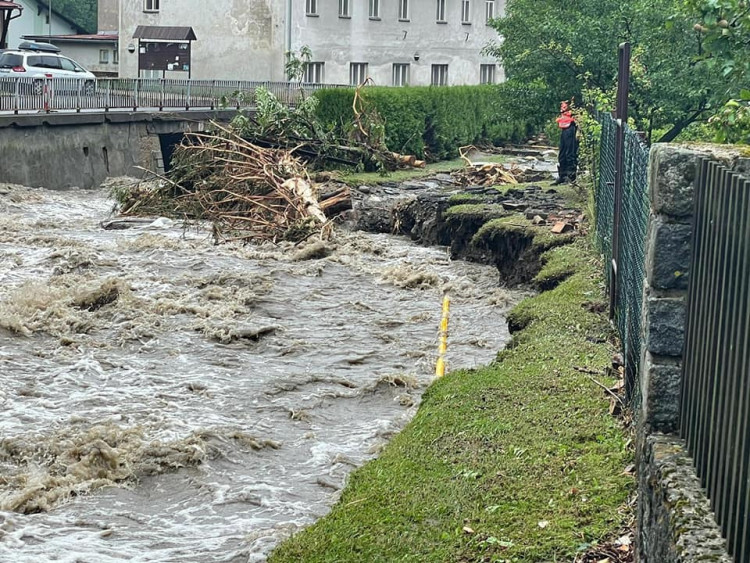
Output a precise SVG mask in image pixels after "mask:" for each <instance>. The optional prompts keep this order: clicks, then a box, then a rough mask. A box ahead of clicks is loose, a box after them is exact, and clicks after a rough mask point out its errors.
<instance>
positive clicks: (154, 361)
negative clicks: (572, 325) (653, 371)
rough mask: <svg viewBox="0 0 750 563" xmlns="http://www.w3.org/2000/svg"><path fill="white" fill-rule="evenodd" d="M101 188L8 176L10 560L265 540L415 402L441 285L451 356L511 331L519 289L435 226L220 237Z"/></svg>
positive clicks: (237, 554)
mask: <svg viewBox="0 0 750 563" xmlns="http://www.w3.org/2000/svg"><path fill="white" fill-rule="evenodd" d="M112 206H113V201H112V200H110V199H108V198H107V195H106V194H103V193H101V192H96V191H78V190H72V191H65V192H52V191H46V190H30V189H23V188H19V187H0V405H1V406H2V409H1V410H0V562H2V563H25V562H29V563H40V562H46V561H66V562H77V563H83V562H85V563H108V562H115V561H118V562H121V561H128V562H146V561H149V562H180V561H189V562H198V563H208V562H214V561H224V562H227V561H231V562H240V561H241V562H245V561H262V560H264V559H265V558H266V556H267V554H268V552H269V551H270V550H271V549H272V548H273V546H274V545H276V543H278V541H280V539H282V538H283V537H285V536H287V535H288V534H289V533H291V532H293V531H294V530H296V529H298V528H299V527H300V526H304V525H306V524H309V523H311V522H313V521H314V520H315V519H316V518H319V517H320V516H322V515H323V514H325V513H326V512H327V511H328V510H329V508H330V506H331V505H332V503H333V502H334V501H335V499H336V496H337V494H338V493H337V491H338V489H340V487H341V486H342V485H343V484H344V481H345V479H346V476H347V474H348V473H349V472H350V471H351V470H352V469H354V468H355V467H357V466H359V465H361V464H362V463H363V462H365V461H366V460H367V459H370V458H372V457H374V456H376V455H377V452H378V451H379V448H381V447H382V446H383V445H384V444H385V443H386V442H387V440H388V438H389V437H390V436H392V435H393V434H394V433H395V432H397V431H398V430H399V429H400V428H402V427H403V425H404V424H405V423H406V422H407V421H408V420H409V418H410V417H411V416H412V415H413V414H414V412H415V409H416V406H417V404H418V402H419V398H420V395H421V392H422V391H423V389H424V387H425V386H426V385H427V384H429V382H430V381H431V379H432V377H433V374H434V362H435V359H436V349H437V336H438V332H437V329H438V326H439V321H440V314H441V299H442V295H443V292H444V291H448V292H449V294H450V295H451V297H452V305H451V316H450V339H449V347H448V354H447V364H448V368H449V369H456V368H459V367H474V366H477V365H480V364H484V363H487V362H489V361H491V360H492V359H493V357H494V356H495V354H496V352H497V351H498V350H499V349H500V348H502V346H503V344H504V342H505V340H506V338H507V331H506V328H505V319H504V314H505V312H506V311H507V308H508V306H509V304H510V303H511V302H512V301H514V300H516V299H517V297H518V295H517V294H514V293H509V292H507V291H505V290H503V289H500V288H498V287H497V272H496V270H495V269H494V268H492V267H488V266H482V265H477V264H470V263H466V262H461V261H451V260H450V258H449V255H448V254H447V252H446V249H444V248H424V247H419V246H415V245H414V244H412V243H411V242H409V241H407V240H405V239H403V238H399V237H393V236H386V235H372V234H365V233H346V232H339V233H337V235H336V237H335V240H334V241H333V242H329V243H327V244H328V249H329V254H328V255H327V256H325V257H322V258H310V257H305V256H303V255H302V253H301V251H300V249H299V248H294V247H292V246H291V245H286V246H284V245H281V246H277V245H270V244H268V245H264V246H232V245H221V246H215V245H213V244H212V240H211V237H210V235H209V233H208V232H205V231H199V230H183V229H182V228H181V226H180V225H177V224H173V223H172V222H171V221H169V220H166V219H158V220H156V221H154V222H153V223H151V224H148V223H143V224H140V225H135V226H134V227H133V228H130V229H127V230H104V229H102V228H101V226H100V222H101V221H103V220H106V219H107V218H108V216H109V214H110V211H111V209H112ZM302 252H304V249H303V251H302ZM303 258H304V259H303Z"/></svg>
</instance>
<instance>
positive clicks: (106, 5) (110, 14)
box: [96, 0, 120, 33]
mask: <svg viewBox="0 0 750 563" xmlns="http://www.w3.org/2000/svg"><path fill="white" fill-rule="evenodd" d="M119 18H120V9H119V3H118V0H98V3H97V22H96V30H97V32H99V33H102V32H108V33H117V26H118V22H119Z"/></svg>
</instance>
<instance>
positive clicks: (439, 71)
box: [430, 64, 448, 86]
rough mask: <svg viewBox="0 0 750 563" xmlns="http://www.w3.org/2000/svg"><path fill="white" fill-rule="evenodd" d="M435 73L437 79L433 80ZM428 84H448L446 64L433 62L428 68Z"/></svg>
mask: <svg viewBox="0 0 750 563" xmlns="http://www.w3.org/2000/svg"><path fill="white" fill-rule="evenodd" d="M436 75H437V78H438V81H437V82H435V77H436ZM430 86H448V65H447V64H433V65H432V67H431V68H430Z"/></svg>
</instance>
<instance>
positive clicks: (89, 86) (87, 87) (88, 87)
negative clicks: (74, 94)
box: [83, 81, 96, 96]
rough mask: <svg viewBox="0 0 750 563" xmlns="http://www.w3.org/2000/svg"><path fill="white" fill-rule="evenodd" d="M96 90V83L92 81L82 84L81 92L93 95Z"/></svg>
mask: <svg viewBox="0 0 750 563" xmlns="http://www.w3.org/2000/svg"><path fill="white" fill-rule="evenodd" d="M94 92H96V84H94V82H93V81H88V82H86V83H85V84H84V85H83V93H84V94H86V95H87V96H93V95H94Z"/></svg>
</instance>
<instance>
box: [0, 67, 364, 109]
mask: <svg viewBox="0 0 750 563" xmlns="http://www.w3.org/2000/svg"><path fill="white" fill-rule="evenodd" d="M260 87H263V88H265V89H266V90H268V91H270V92H271V93H272V94H274V95H275V96H276V98H277V99H278V100H279V101H280V102H281V103H283V104H285V105H294V104H295V103H296V102H297V101H298V100H299V99H300V97H301V96H302V95H303V94H309V93H311V92H314V91H316V90H321V89H324V88H341V87H346V88H349V87H350V86H343V85H338V84H299V83H296V82H254V81H247V80H171V79H161V78H100V79H97V80H86V79H81V78H27V77H16V76H2V77H0V114H2V113H22V112H39V111H44V112H52V111H55V112H57V111H70V112H80V111H94V110H98V111H109V110H130V111H138V110H148V111H163V110H166V109H170V110H175V109H180V110H191V109H195V110H205V109H221V108H229V109H232V108H234V109H240V108H246V107H252V106H254V105H255V92H256V90H257V89H258V88H260Z"/></svg>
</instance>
